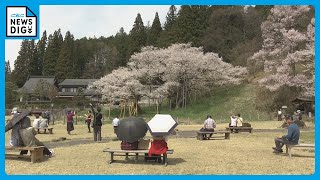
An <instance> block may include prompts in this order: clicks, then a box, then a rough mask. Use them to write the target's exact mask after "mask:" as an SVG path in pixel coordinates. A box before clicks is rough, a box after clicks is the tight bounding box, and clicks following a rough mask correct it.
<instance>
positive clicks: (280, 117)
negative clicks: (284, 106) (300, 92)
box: [277, 109, 302, 121]
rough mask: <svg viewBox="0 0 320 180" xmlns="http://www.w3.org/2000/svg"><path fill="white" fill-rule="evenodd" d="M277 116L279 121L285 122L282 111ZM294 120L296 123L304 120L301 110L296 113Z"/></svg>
mask: <svg viewBox="0 0 320 180" xmlns="http://www.w3.org/2000/svg"><path fill="white" fill-rule="evenodd" d="M277 115H278V121H282V120H283V113H282V110H281V109H279V110H278V112H277ZM285 118H286V117H285ZM292 118H293V120H294V121H297V120H299V121H301V120H302V112H301V110H299V109H297V110H296V111H294V113H293V116H292Z"/></svg>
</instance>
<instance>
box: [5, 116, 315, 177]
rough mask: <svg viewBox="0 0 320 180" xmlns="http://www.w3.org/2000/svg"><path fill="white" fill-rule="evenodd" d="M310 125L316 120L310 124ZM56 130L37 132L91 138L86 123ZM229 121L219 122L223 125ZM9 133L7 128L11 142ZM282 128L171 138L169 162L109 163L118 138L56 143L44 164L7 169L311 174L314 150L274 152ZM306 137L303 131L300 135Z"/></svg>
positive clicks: (45, 137) (107, 129)
mask: <svg viewBox="0 0 320 180" xmlns="http://www.w3.org/2000/svg"><path fill="white" fill-rule="evenodd" d="M251 124H252V125H253V127H254V128H256V129H276V127H277V126H279V122H274V121H272V122H270V121H268V122H251ZM308 125H309V126H311V124H308ZM53 127H54V131H53V132H54V134H52V135H49V134H38V135H37V138H38V139H40V140H41V141H51V140H52V139H56V138H59V137H67V138H68V140H67V141H68V142H71V141H76V140H77V139H79V138H91V137H92V134H89V133H87V129H86V126H85V125H76V126H75V131H73V132H72V133H73V134H74V135H70V136H68V135H67V132H66V126H65V125H62V124H58V125H54V126H53ZM200 127H201V125H180V126H178V127H177V128H178V129H179V131H190V130H194V131H196V130H198V129H199V128H200ZM224 127H226V124H218V129H224ZM102 133H103V137H109V138H110V137H111V138H115V135H114V134H113V130H112V127H111V125H104V126H103V129H102ZM9 135H10V133H6V143H8V140H9ZM280 135H282V133H270V132H269V133H262V132H260V133H255V132H253V133H252V134H250V133H239V134H231V139H230V140H210V141H198V140H196V139H195V138H170V139H169V142H168V145H169V148H172V149H174V154H172V155H168V157H169V164H168V166H167V167H164V166H162V165H160V164H157V163H152V162H147V163H145V162H144V161H143V160H142V159H141V160H139V162H138V163H134V161H130V160H129V161H128V162H126V161H124V157H115V160H118V161H116V162H114V163H113V164H108V163H107V162H108V161H109V154H107V153H104V152H102V150H103V149H105V148H107V147H109V148H120V142H119V141H112V140H110V141H106V140H104V141H103V143H93V142H92V143H90V144H78V145H72V146H63V147H57V148H55V149H54V150H55V154H56V156H55V157H53V158H50V159H46V160H44V161H43V162H40V163H34V164H30V162H29V161H25V160H17V159H6V162H5V167H6V173H7V174H312V173H314V169H315V158H314V152H313V151H305V150H298V149H294V150H293V157H292V158H289V157H287V156H284V155H275V154H273V153H272V149H271V147H272V146H274V141H273V139H274V137H276V136H280ZM301 139H302V140H303V136H302V137H301Z"/></svg>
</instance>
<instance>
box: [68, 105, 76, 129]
mask: <svg viewBox="0 0 320 180" xmlns="http://www.w3.org/2000/svg"><path fill="white" fill-rule="evenodd" d="M73 116H75V113H74V111H73V112H72V111H70V110H69V111H68V112H67V132H68V134H69V135H70V132H71V131H73V130H74V126H73Z"/></svg>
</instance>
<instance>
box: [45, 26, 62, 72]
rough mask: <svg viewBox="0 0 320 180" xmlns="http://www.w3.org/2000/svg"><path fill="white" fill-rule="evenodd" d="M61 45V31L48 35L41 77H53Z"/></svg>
mask: <svg viewBox="0 0 320 180" xmlns="http://www.w3.org/2000/svg"><path fill="white" fill-rule="evenodd" d="M62 43H63V37H62V35H61V30H60V29H58V30H56V31H55V32H54V33H53V35H51V34H50V35H49V38H48V47H47V50H46V52H45V55H44V61H43V63H44V64H43V75H45V76H53V75H55V70H56V68H55V66H56V62H57V59H58V57H59V54H60V50H61V47H62Z"/></svg>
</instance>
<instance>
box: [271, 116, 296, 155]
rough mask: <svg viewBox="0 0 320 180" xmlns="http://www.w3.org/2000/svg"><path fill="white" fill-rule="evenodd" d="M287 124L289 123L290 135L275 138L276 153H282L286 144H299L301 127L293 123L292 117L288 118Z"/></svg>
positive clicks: (274, 148)
mask: <svg viewBox="0 0 320 180" xmlns="http://www.w3.org/2000/svg"><path fill="white" fill-rule="evenodd" d="M286 122H287V123H288V125H289V126H288V134H287V135H284V136H282V137H281V138H280V137H277V138H275V140H274V142H275V145H276V147H273V148H272V149H273V150H274V151H273V152H274V153H282V152H283V150H282V147H283V146H284V145H285V144H291V145H296V144H298V143H299V137H300V129H299V126H298V125H297V124H295V123H293V119H292V116H290V115H288V116H286Z"/></svg>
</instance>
